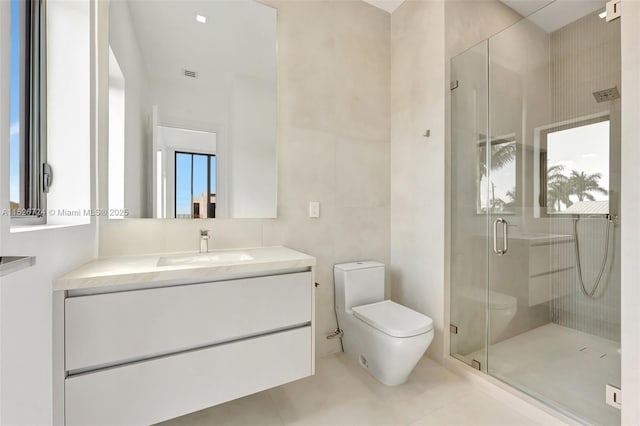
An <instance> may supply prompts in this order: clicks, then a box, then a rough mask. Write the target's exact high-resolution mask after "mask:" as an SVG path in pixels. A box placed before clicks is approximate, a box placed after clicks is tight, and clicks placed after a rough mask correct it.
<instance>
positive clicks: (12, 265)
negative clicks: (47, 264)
mask: <svg viewBox="0 0 640 426" xmlns="http://www.w3.org/2000/svg"><path fill="white" fill-rule="evenodd" d="M35 263H36V258H35V257H34V256H0V277H2V276H4V275H8V274H10V273H12V272H16V271H19V270H20V269H24V268H28V267H29V266H33V265H35Z"/></svg>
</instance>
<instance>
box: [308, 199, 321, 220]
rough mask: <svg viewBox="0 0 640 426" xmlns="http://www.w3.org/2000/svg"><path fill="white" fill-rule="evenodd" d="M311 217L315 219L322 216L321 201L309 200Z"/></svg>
mask: <svg viewBox="0 0 640 426" xmlns="http://www.w3.org/2000/svg"><path fill="white" fill-rule="evenodd" d="M309 217H311V218H314V219H315V218H319V217H320V202H319V201H309Z"/></svg>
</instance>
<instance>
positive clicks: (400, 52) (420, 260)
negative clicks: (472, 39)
mask: <svg viewBox="0 0 640 426" xmlns="http://www.w3.org/2000/svg"><path fill="white" fill-rule="evenodd" d="M444 13H445V4H444V1H433V2H432V1H428V2H418V1H407V2H405V3H404V4H402V5H401V6H400V7H399V8H398V9H396V11H395V12H393V14H392V15H391V283H392V285H391V297H392V299H394V300H396V301H398V302H400V303H402V304H404V305H406V306H409V307H410V308H413V309H416V310H417V311H419V312H422V313H424V314H426V315H428V316H430V317H431V318H432V319H433V321H434V329H435V337H434V340H433V343H432V344H431V346H430V347H429V352H428V353H429V354H430V355H431V356H433V357H436V358H440V357H441V356H442V353H443V330H444V329H445V327H444V238H445V228H444V225H443V224H444V215H445V209H444V207H445V204H444V203H445V187H444V179H445V167H444V164H445V163H444V160H445V115H444V114H445V104H444V86H445V27H444V18H445V15H444ZM427 129H429V130H430V132H431V136H430V137H428V138H427V137H424V136H423V134H424V133H425V131H426V130H427ZM447 329H448V328H447Z"/></svg>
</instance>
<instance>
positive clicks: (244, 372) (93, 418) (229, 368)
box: [58, 268, 314, 426]
mask: <svg viewBox="0 0 640 426" xmlns="http://www.w3.org/2000/svg"><path fill="white" fill-rule="evenodd" d="M313 281H314V280H313V275H312V272H311V268H307V270H303V271H300V270H297V271H280V272H278V273H276V274H273V275H265V276H254V277H244V278H243V277H237V278H234V279H224V280H219V281H209V282H197V283H190V284H180V285H171V284H170V283H169V284H167V283H164V284H163V285H162V286H157V285H156V286H154V285H151V286H143V285H141V286H138V287H139V288H134V289H127V290H125V291H113V292H104V291H100V292H98V293H96V294H88V295H87V294H85V293H79V294H80V295H74V292H73V291H65V292H63V294H64V296H61V297H60V300H61V301H60V303H61V304H62V306H61V307H60V308H59V309H61V310H63V312H64V315H63V317H64V320H63V327H62V326H61V327H60V332H61V334H63V337H64V345H63V348H64V371H65V373H64V385H63V387H64V390H63V392H64V398H63V399H64V409H63V411H64V415H61V416H58V417H59V419H64V421H63V423H64V424H65V425H67V426H90V425H148V424H152V423H156V422H160V421H163V420H168V419H171V418H173V417H177V416H180V415H183V414H187V413H190V412H193V411H197V410H201V409H204V408H207V407H210V406H213V405H216V404H220V403H223V402H226V401H230V400H232V399H236V398H239V397H242V396H246V395H249V394H252V393H255V392H259V391H262V390H265V389H268V388H271V387H274V386H278V385H281V384H284V383H287V382H291V381H294V380H297V379H300V378H303V377H307V376H309V375H312V374H313V370H314V353H313V336H314V333H313V301H314V295H313V292H314V285H313ZM116 288H117V287H116ZM62 329H63V332H62ZM58 423H60V421H58Z"/></svg>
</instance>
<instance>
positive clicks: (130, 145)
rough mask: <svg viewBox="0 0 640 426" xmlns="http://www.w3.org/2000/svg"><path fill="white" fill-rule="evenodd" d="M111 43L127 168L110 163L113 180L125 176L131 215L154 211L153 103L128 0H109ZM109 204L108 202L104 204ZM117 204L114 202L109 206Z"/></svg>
mask: <svg viewBox="0 0 640 426" xmlns="http://www.w3.org/2000/svg"><path fill="white" fill-rule="evenodd" d="M109 14H110V15H111V20H110V25H111V26H110V28H109V43H110V45H111V48H112V50H113V53H114V56H115V57H116V60H117V61H118V65H119V66H120V70H121V71H122V75H123V76H124V97H125V99H124V106H125V108H124V111H123V113H124V116H122V117H116V120H118V119H124V161H123V163H124V170H122V169H119V168H116V167H111V168H110V170H109V172H110V173H112V174H115V173H117V174H118V176H114V184H119V183H118V181H119V180H124V182H125V186H124V207H125V208H126V209H128V210H129V214H130V215H131V216H132V217H144V216H145V215H146V216H149V215H151V210H152V204H151V203H152V201H151V197H150V195H151V192H152V191H151V190H150V189H151V187H152V185H151V167H150V166H151V163H150V161H149V159H150V158H152V157H151V156H152V155H153V153H152V152H151V151H152V150H151V133H150V132H151V123H150V116H151V104H150V101H149V90H148V87H149V83H148V78H147V72H146V69H145V67H144V63H143V60H142V51H141V49H140V45H139V43H138V39H137V37H136V33H135V28H134V27H133V23H132V22H131V15H130V11H129V6H128V4H127V2H125V1H112V2H109ZM104 207H106V206H104ZM110 207H115V206H110Z"/></svg>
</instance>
